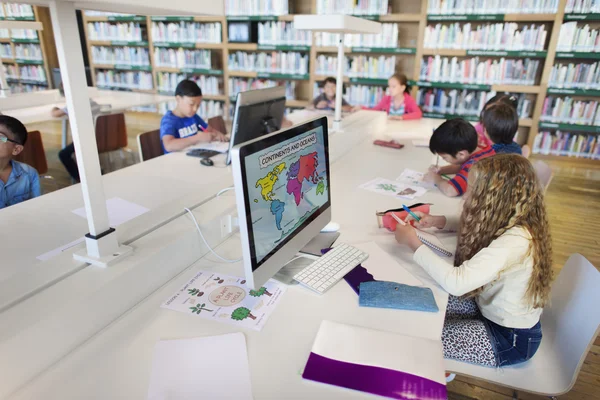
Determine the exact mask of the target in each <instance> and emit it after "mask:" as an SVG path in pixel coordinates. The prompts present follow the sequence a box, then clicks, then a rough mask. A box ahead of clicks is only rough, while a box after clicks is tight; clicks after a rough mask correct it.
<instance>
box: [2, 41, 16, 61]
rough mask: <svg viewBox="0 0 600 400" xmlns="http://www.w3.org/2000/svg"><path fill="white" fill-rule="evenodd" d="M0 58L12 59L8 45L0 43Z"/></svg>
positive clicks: (10, 48)
mask: <svg viewBox="0 0 600 400" xmlns="http://www.w3.org/2000/svg"><path fill="white" fill-rule="evenodd" d="M0 57H2V58H3V59H13V58H14V56H13V52H12V47H11V45H10V43H0Z"/></svg>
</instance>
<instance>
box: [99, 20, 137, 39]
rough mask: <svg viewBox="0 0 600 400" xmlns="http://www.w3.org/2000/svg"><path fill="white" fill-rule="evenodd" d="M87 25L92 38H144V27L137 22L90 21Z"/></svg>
mask: <svg viewBox="0 0 600 400" xmlns="http://www.w3.org/2000/svg"><path fill="white" fill-rule="evenodd" d="M87 26H88V36H89V39H91V40H115V41H131V42H139V41H141V40H142V28H141V26H140V24H139V23H137V22H88V24H87Z"/></svg>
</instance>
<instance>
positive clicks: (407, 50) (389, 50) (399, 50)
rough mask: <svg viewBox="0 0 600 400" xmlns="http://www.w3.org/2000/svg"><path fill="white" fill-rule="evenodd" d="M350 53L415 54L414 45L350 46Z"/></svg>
mask: <svg viewBox="0 0 600 400" xmlns="http://www.w3.org/2000/svg"><path fill="white" fill-rule="evenodd" d="M350 52H351V53H378V54H416V53H417V49H416V48H414V47H351V48H350Z"/></svg>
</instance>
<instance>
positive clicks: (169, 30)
mask: <svg viewBox="0 0 600 400" xmlns="http://www.w3.org/2000/svg"><path fill="white" fill-rule="evenodd" d="M152 40H153V41H154V42H181V43H221V42H222V38H221V23H220V22H213V23H200V22H184V21H180V22H153V23H152Z"/></svg>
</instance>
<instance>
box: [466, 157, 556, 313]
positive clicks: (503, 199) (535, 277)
mask: <svg viewBox="0 0 600 400" xmlns="http://www.w3.org/2000/svg"><path fill="white" fill-rule="evenodd" d="M515 226H520V227H522V228H524V229H526V230H527V231H528V232H529V234H530V235H531V245H530V248H529V254H530V255H532V257H533V273H532V275H531V279H530V280H529V284H528V287H527V292H526V293H525V296H526V298H527V301H528V302H529V304H530V305H531V306H532V307H534V308H540V307H543V306H544V305H545V304H546V303H547V302H548V300H549V295H550V283H551V282H552V242H551V240H550V230H549V227H548V218H547V217H546V207H545V205H544V194H543V192H542V188H541V186H540V183H539V182H538V179H537V176H536V175H535V171H534V169H533V166H532V165H531V163H530V162H529V161H528V160H527V159H526V158H524V157H521V156H519V155H516V154H499V155H496V156H493V157H489V158H485V159H483V160H480V161H478V162H477V163H476V164H474V165H473V167H472V168H471V171H470V172H469V185H468V195H467V199H466V200H465V204H464V208H463V212H462V215H461V219H460V228H459V234H458V245H457V248H456V258H455V260H454V265H455V266H459V265H461V264H462V263H463V262H464V261H466V260H469V259H471V258H472V257H473V256H474V255H475V254H477V252H479V251H480V250H481V249H483V248H485V247H487V246H489V245H490V243H491V242H492V241H493V240H494V239H496V238H498V237H499V236H501V235H502V234H503V233H505V232H506V231H508V230H509V229H511V228H513V227H515ZM482 289H483V288H479V289H476V290H475V291H473V292H471V293H469V294H468V296H475V295H477V294H478V293H480V292H481V290H482Z"/></svg>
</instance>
